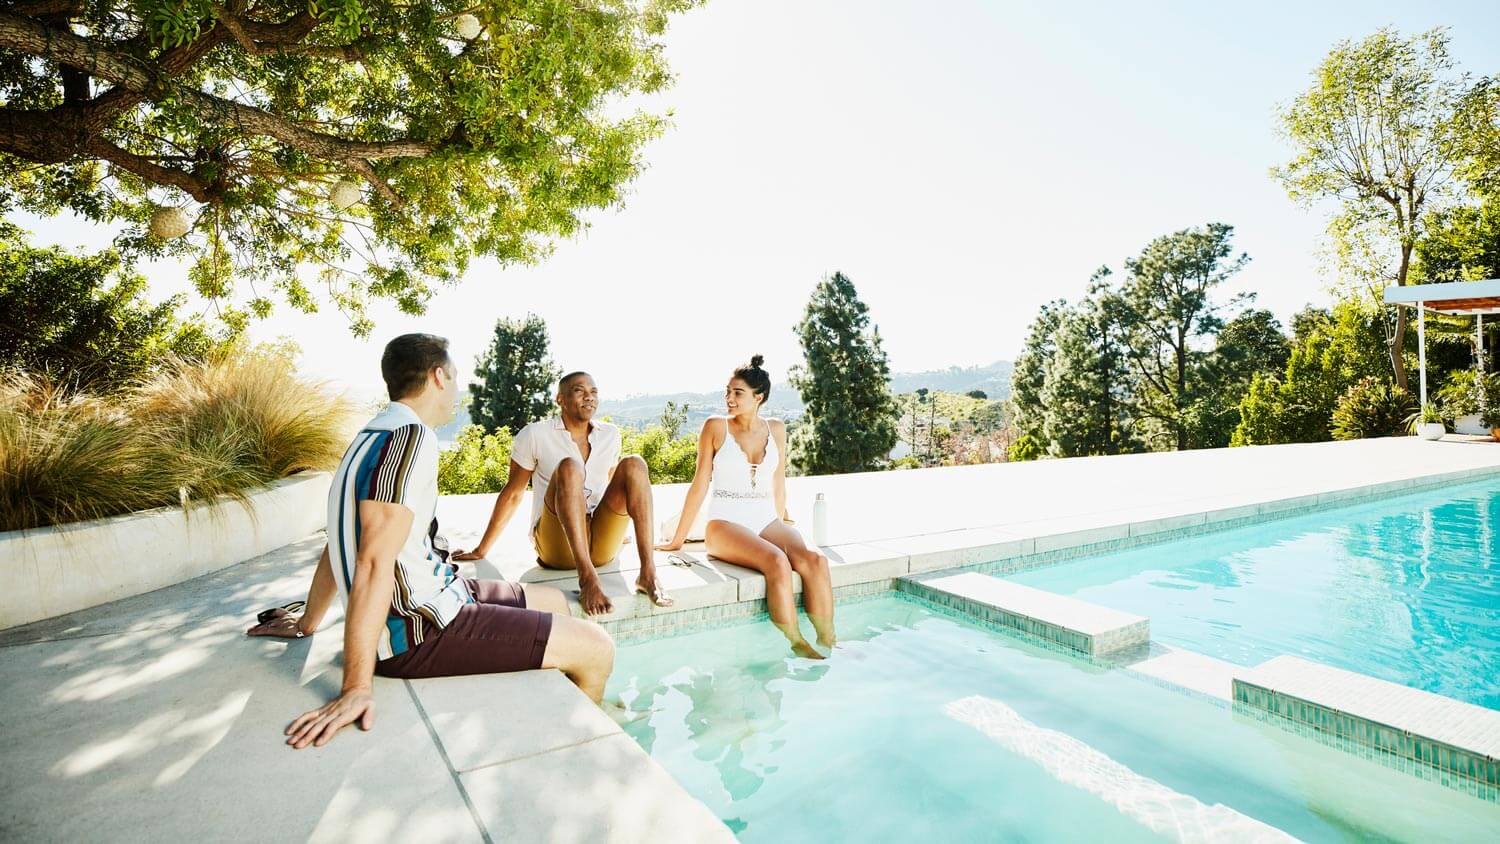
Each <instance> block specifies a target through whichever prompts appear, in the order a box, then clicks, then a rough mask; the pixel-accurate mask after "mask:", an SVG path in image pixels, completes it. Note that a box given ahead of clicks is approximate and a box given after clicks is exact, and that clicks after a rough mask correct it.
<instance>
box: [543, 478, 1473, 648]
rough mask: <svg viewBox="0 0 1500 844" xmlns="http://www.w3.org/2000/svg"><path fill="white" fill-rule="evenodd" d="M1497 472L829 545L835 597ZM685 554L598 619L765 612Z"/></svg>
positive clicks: (739, 584) (734, 570)
mask: <svg viewBox="0 0 1500 844" xmlns="http://www.w3.org/2000/svg"><path fill="white" fill-rule="evenodd" d="M1494 478H1500V466H1480V467H1475V468H1470V469H1462V470H1458V471H1451V472H1441V473H1435V474H1431V475H1423V476H1418V477H1415V478H1404V479H1399V480H1395V481H1385V482H1381V483H1376V484H1366V485H1362V486H1355V487H1349V488H1346V489H1341V490H1333V491H1327V492H1321V493H1314V494H1310V495H1296V496H1287V497H1280V498H1277V497H1271V498H1267V499H1265V500H1263V501H1258V502H1250V503H1244V504H1237V505H1235V506H1232V507H1222V508H1218V509H1215V510H1209V511H1203V512H1198V513H1182V512H1177V513H1173V512H1167V513H1164V514H1163V515H1160V516H1158V517H1155V518H1149V519H1142V520H1126V521H1116V522H1109V521H1108V520H1107V519H1104V520H1101V521H1102V522H1103V523H1096V524H1084V525H1079V524H1077V523H1074V524H1069V525H1066V526H1065V529H1063V530H1061V531H1059V532H1057V533H1051V534H1048V533H1038V534H1035V535H1031V536H1021V535H1019V534H1018V533H1017V532H1016V531H1015V526H1014V525H1011V526H994V527H977V528H967V529H963V530H956V531H945V532H942V533H929V534H918V535H913V536H909V537H904V538H900V539H888V540H879V541H875V542H863V543H847V544H843V545H833V546H824V547H823V548H822V549H821V550H822V551H823V553H824V554H825V555H826V556H827V557H828V558H829V563H830V571H831V574H832V576H833V584H834V598H835V599H836V600H842V599H845V598H853V597H858V596H860V595H864V594H870V593H871V591H872V590H873V591H874V592H884V591H889V590H894V589H899V588H900V587H899V586H897V585H896V582H897V581H898V580H899V579H901V578H914V579H917V580H920V579H921V578H922V576H924V575H934V576H936V575H951V574H955V573H959V572H965V571H976V572H983V573H986V574H1015V573H1019V572H1023V571H1029V570H1031V569H1036V568H1042V567H1046V566H1051V565H1054V564H1057V563H1061V562H1066V561H1070V560H1075V559H1078V558H1081V557H1089V556H1094V555H1097V554H1106V553H1111V552H1115V551H1123V550H1127V549H1132V548H1138V547H1142V546H1146V545H1155V544H1158V543H1164V542H1171V541H1174V540H1177V539H1186V538H1190V537H1194V536H1201V535H1204V534H1209V533H1219V532H1222V531H1229V530H1235V529H1237V528H1242V527H1248V526H1250V525H1256V524H1263V523H1267V522H1273V521H1280V520H1283V519H1291V518H1297V517H1299V516H1305V515H1309V514H1311V513H1314V512H1318V511H1321V510H1324V509H1327V508H1329V507H1331V506H1352V505H1356V504H1363V503H1369V502H1373V501H1378V500H1382V499H1386V498H1393V497H1397V496H1401V495H1408V494H1416V493H1421V492H1429V491H1432V490H1435V489H1439V488H1442V487H1446V486H1451V485H1454V484H1460V483H1474V482H1480V481H1484V480H1486V479H1494ZM1191 503H1192V502H1190V501H1189V502H1183V504H1185V505H1191ZM1103 515H1105V516H1108V515H1109V514H1103ZM675 556H677V557H679V558H682V559H684V560H686V561H688V562H689V563H690V565H688V566H683V567H680V568H679V567H677V566H671V565H660V564H659V565H658V571H660V572H661V573H662V580H663V581H664V582H666V584H667V586H668V588H670V589H671V590H672V594H673V596H674V598H676V599H677V603H676V605H674V606H672V607H656V606H653V605H652V604H651V603H650V602H649V601H647V600H646V599H645V597H644V596H637V595H635V594H633V589H631V588H630V584H629V583H627V578H626V577H625V575H632V576H633V574H634V571H633V570H631V569H628V568H627V569H614V568H610V569H605V570H603V571H601V581H602V582H603V585H604V588H605V592H606V594H608V595H610V597H611V599H612V600H613V602H614V605H615V606H614V610H613V611H612V612H610V613H608V614H606V615H603V616H593V617H592V618H593V619H594V620H595V621H597V622H599V623H600V624H601V625H602V626H603V627H604V629H605V630H608V631H609V632H610V633H611V634H613V635H615V636H616V638H619V639H622V640H623V641H638V640H640V639H643V638H650V637H651V636H653V635H673V634H675V633H680V632H692V631H694V630H697V629H703V628H705V627H711V626H714V625H717V624H719V623H722V622H725V621H733V620H738V619H743V618H753V617H757V616H760V615H764V614H765V612H766V609H765V608H766V602H765V578H764V576H762V575H761V574H760V573H759V572H756V571H753V570H751V569H748V568H744V567H741V566H737V565H733V564H731V563H726V562H724V561H722V560H718V559H716V558H714V557H711V556H710V555H709V554H708V553H707V552H706V551H704V550H703V549H702V548H701V546H697V547H693V548H689V549H686V550H682V551H678V552H676V553H675ZM674 578H676V579H675V582H674ZM545 582H547V583H549V584H551V585H556V586H559V588H562V589H563V590H564V592H565V594H568V602H569V607H570V609H571V610H572V612H573V614H574V615H575V616H577V617H580V618H586V617H589V616H587V615H586V614H585V613H584V612H583V609H582V607H581V606H579V604H578V601H577V598H576V596H574V595H572V594H571V593H569V592H568V587H569V585H570V584H574V585H576V577H561V578H560V577H555V576H554V577H549V579H547V580H546V581H545ZM801 589H802V584H801V579H800V577H798V576H796V575H795V574H794V575H793V591H794V592H796V593H799V594H800V592H801Z"/></svg>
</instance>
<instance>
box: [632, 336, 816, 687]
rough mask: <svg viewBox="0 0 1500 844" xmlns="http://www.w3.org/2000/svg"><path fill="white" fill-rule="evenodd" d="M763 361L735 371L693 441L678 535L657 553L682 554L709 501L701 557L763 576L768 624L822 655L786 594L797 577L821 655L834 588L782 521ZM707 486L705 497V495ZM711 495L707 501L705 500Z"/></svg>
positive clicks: (782, 467) (780, 445) (775, 433)
mask: <svg viewBox="0 0 1500 844" xmlns="http://www.w3.org/2000/svg"><path fill="white" fill-rule="evenodd" d="M763 362H764V358H762V357H761V356H760V355H756V356H755V357H753V358H751V359H750V365H749V366H742V367H740V368H739V369H736V370H735V371H734V375H733V376H732V377H730V379H729V385H728V386H727V387H725V388H724V404H725V406H726V407H727V409H728V411H729V413H728V415H727V416H724V417H718V416H715V417H713V418H711V419H709V420H708V421H707V422H705V423H703V432H702V433H700V434H699V435H698V468H697V471H696V472H695V473H694V474H693V485H692V486H691V487H690V488H689V489H688V493H687V500H686V501H685V502H683V505H682V517H681V518H680V519H678V521H677V525H678V527H677V534H676V535H675V536H673V537H672V539H671V541H669V542H663V543H662V544H660V545H658V546H656V547H657V548H659V549H661V550H663V551H675V550H677V549H678V548H681V547H682V543H683V542H684V541H686V539H687V532H688V530H689V528H690V527H691V526H692V524H693V520H694V519H696V518H697V516H698V508H700V507H702V506H703V499H704V497H705V496H709V505H708V526H707V528H706V531H705V535H704V539H705V540H706V541H707V545H708V553H709V554H712V555H713V556H714V557H717V558H718V559H720V560H723V561H725V562H727V563H734V564H736V565H741V566H746V567H748V568H752V569H755V570H756V571H758V572H760V573H761V574H763V575H765V577H766V603H767V604H768V605H769V608H770V611H771V623H772V624H775V625H776V626H777V627H778V628H779V629H780V630H781V632H782V633H784V634H785V635H786V638H787V640H788V641H789V642H791V643H792V650H793V651H794V652H795V653H796V654H797V655H799V656H805V657H809V658H811V659H822V658H823V655H822V654H821V653H819V652H818V651H817V649H815V648H813V647H812V645H810V644H808V642H807V640H806V639H804V638H802V629H801V627H800V626H799V625H798V623H797V602H796V599H795V597H793V595H792V572H796V573H797V574H799V575H801V576H802V602H803V605H804V607H805V608H806V609H807V617H808V619H809V620H810V621H811V622H812V625H813V629H814V630H815V631H817V634H818V644H819V645H820V646H821V647H823V648H824V649H825V650H827V649H831V648H832V647H833V645H834V642H835V636H834V632H833V582H832V580H831V579H830V578H829V576H828V558H827V557H824V556H823V555H822V554H820V553H818V552H817V550H816V549H813V548H808V547H807V544H806V543H805V542H803V541H802V535H801V534H799V533H798V532H797V531H795V530H793V529H792V528H790V527H788V526H787V524H786V522H785V521H783V519H784V517H785V515H786V461H785V460H783V459H782V455H784V454H786V426H785V425H784V424H782V422H781V420H780V419H762V418H761V416H760V407H761V405H762V404H763V403H764V402H765V400H766V399H767V398H769V397H770V395H771V378H770V376H768V375H766V371H765V370H764V369H761V368H760V367H761V363H763ZM710 482H712V490H710V488H709V487H710ZM710 493H711V494H710Z"/></svg>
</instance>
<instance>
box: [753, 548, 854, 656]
mask: <svg viewBox="0 0 1500 844" xmlns="http://www.w3.org/2000/svg"><path fill="white" fill-rule="evenodd" d="M760 535H761V538H762V539H765V540H766V541H768V542H770V543H771V544H772V545H775V546H776V547H777V548H780V549H781V552H782V553H783V554H785V555H786V558H787V561H788V562H790V563H791V565H792V571H795V572H796V573H797V574H799V575H801V576H802V606H803V608H805V609H806V610H807V618H808V620H809V621H811V622H812V626H813V629H814V630H816V631H818V644H819V645H822V646H823V647H824V648H832V647H833V646H834V644H835V643H836V642H837V641H838V637H837V636H836V635H835V634H834V632H833V577H832V575H831V574H829V571H828V558H827V557H825V556H823V555H822V554H821V553H819V552H818V550H817V549H815V548H809V547H807V543H806V542H803V541H802V534H800V533H798V532H797V531H795V530H793V529H792V528H791V527H788V526H787V524H786V523H785V522H782V521H779V520H778V521H774V522H772V523H771V524H769V525H767V526H766V529H765V530H763V531H761V532H760Z"/></svg>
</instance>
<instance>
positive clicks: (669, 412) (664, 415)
mask: <svg viewBox="0 0 1500 844" xmlns="http://www.w3.org/2000/svg"><path fill="white" fill-rule="evenodd" d="M688 408H689V405H688V404H687V403H686V402H682V403H679V402H675V401H672V400H671V399H668V400H667V404H666V406H665V407H663V408H662V410H661V426H662V427H663V428H665V429H667V438H668V439H676V438H677V435H678V434H681V433H682V426H683V425H686V424H687V419H688Z"/></svg>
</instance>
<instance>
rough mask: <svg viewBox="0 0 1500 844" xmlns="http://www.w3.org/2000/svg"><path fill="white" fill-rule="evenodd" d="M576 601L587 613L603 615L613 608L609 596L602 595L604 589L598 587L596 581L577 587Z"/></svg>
mask: <svg viewBox="0 0 1500 844" xmlns="http://www.w3.org/2000/svg"><path fill="white" fill-rule="evenodd" d="M578 603H579V605H581V606H582V607H583V611H584V612H585V613H587V614H588V615H603V614H604V613H607V612H609V611H610V610H613V609H614V605H613V604H611V603H610V602H609V598H606V597H605V596H604V590H603V589H602V588H600V586H599V583H598V581H595V582H593V583H585V584H581V585H580V586H579V587H578Z"/></svg>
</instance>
